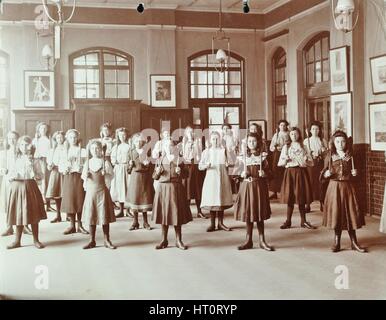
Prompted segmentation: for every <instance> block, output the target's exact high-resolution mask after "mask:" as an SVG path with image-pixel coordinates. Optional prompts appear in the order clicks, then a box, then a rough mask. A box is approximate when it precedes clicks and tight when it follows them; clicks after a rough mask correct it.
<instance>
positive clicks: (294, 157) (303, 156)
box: [277, 142, 312, 168]
mask: <svg viewBox="0 0 386 320" xmlns="http://www.w3.org/2000/svg"><path fill="white" fill-rule="evenodd" d="M287 157H289V159H290V160H289V161H286V159H287ZM311 164H312V159H311V158H310V157H309V155H308V154H307V151H306V150H305V149H304V148H302V146H301V145H300V143H299V142H292V143H291V145H290V146H289V147H288V146H287V145H284V146H283V148H282V150H281V153H280V158H279V162H278V164H277V165H278V166H279V167H286V168H293V167H302V168H305V167H307V166H310V165H311Z"/></svg>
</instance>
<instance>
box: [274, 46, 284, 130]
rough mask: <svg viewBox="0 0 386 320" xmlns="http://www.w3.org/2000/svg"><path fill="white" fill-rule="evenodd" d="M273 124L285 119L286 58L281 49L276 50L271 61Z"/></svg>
mask: <svg viewBox="0 0 386 320" xmlns="http://www.w3.org/2000/svg"><path fill="white" fill-rule="evenodd" d="M272 66H273V71H272V73H273V75H272V80H273V88H272V90H273V104H274V123H275V125H276V123H277V122H278V121H279V120H280V119H287V56H286V53H285V51H284V49H283V48H279V49H277V50H276V52H275V54H274V56H273V61H272Z"/></svg>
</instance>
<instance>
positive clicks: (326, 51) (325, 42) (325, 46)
mask: <svg viewBox="0 0 386 320" xmlns="http://www.w3.org/2000/svg"><path fill="white" fill-rule="evenodd" d="M329 49H330V45H329V43H328V38H323V40H322V53H323V59H326V58H328V56H329Z"/></svg>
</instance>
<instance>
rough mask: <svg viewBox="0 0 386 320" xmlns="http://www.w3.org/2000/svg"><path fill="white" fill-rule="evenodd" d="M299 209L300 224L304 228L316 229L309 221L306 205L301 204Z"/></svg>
mask: <svg viewBox="0 0 386 320" xmlns="http://www.w3.org/2000/svg"><path fill="white" fill-rule="evenodd" d="M299 211H300V226H301V227H302V228H306V229H316V227H315V226H313V225H312V224H311V223H309V222H307V220H306V209H305V207H304V206H301V205H300V206H299Z"/></svg>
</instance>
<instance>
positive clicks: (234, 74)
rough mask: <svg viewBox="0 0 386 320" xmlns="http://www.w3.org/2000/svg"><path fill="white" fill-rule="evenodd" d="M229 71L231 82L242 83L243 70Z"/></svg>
mask: <svg viewBox="0 0 386 320" xmlns="http://www.w3.org/2000/svg"><path fill="white" fill-rule="evenodd" d="M228 73H229V81H228V82H229V83H230V84H241V72H240V71H230V72H228Z"/></svg>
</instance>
